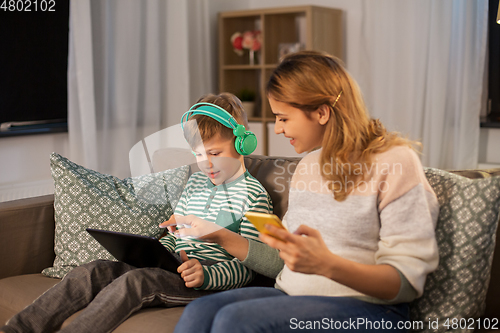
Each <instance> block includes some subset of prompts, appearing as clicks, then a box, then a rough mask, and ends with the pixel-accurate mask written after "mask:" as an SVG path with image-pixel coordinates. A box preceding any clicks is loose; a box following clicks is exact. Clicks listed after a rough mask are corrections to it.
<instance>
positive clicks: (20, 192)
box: [0, 179, 54, 202]
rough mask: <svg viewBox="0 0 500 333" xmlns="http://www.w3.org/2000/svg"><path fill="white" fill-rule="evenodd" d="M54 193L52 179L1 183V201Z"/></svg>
mask: <svg viewBox="0 0 500 333" xmlns="http://www.w3.org/2000/svg"><path fill="white" fill-rule="evenodd" d="M53 193H54V181H53V180H52V179H46V180H38V181H34V182H26V183H16V184H4V185H0V202H4V201H11V200H17V199H24V198H31V197H38V196H41V195H47V194H53Z"/></svg>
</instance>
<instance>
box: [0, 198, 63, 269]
mask: <svg viewBox="0 0 500 333" xmlns="http://www.w3.org/2000/svg"><path fill="white" fill-rule="evenodd" d="M54 227H55V223H54V196H53V195H45V196H40V197H35V198H27V199H19V200H13V201H8V202H2V203H0V279H1V278H4V277H8V276H14V275H20V274H31V273H40V272H41V271H42V270H43V269H44V268H46V267H49V266H52V264H53V262H54V258H55V254H54Z"/></svg>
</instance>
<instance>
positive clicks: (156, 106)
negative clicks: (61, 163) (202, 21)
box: [68, 0, 191, 178]
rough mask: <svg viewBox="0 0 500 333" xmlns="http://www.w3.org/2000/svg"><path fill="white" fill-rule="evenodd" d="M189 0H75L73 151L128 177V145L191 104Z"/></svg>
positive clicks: (70, 105)
mask: <svg viewBox="0 0 500 333" xmlns="http://www.w3.org/2000/svg"><path fill="white" fill-rule="evenodd" d="M187 27H188V24H187V14H186V4H185V3H184V2H183V1H171V0H169V1H163V0H143V1H135V0H72V1H71V7H70V43H69V44H70V49H69V61H68V123H69V124H68V126H69V144H70V158H71V159H72V160H73V161H75V162H76V163H79V164H81V165H84V166H86V167H88V168H91V169H94V170H97V171H99V172H102V173H108V174H112V175H115V176H118V177H121V178H124V177H127V176H129V175H130V167H129V150H130V149H131V148H132V146H133V145H134V144H135V143H137V142H138V141H140V140H141V139H142V138H144V137H146V136H148V135H150V134H151V133H154V132H156V131H158V130H160V129H161V128H163V127H165V126H168V125H173V124H175V123H176V122H178V119H179V118H180V114H182V112H184V111H185V110H187V108H188V107H189V104H190V102H191V101H190V96H189V68H188V41H187V40H188V29H187Z"/></svg>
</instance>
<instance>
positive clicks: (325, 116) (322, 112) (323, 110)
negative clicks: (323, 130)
mask: <svg viewBox="0 0 500 333" xmlns="http://www.w3.org/2000/svg"><path fill="white" fill-rule="evenodd" d="M316 111H318V116H319V118H318V121H319V123H320V125H325V124H326V123H327V122H328V120H330V108H329V107H328V106H327V105H326V104H323V105H321V106H320V107H319V108H318V110H316Z"/></svg>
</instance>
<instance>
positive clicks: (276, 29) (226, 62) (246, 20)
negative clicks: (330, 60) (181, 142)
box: [218, 6, 345, 155]
mask: <svg viewBox="0 0 500 333" xmlns="http://www.w3.org/2000/svg"><path fill="white" fill-rule="evenodd" d="M343 21H344V19H343V12H342V10H339V9H334V8H326V7H318V6H291V7H282V8H266V9H251V10H239V11H229V12H221V13H219V22H218V24H219V91H220V92H223V91H226V92H230V93H233V94H236V95H238V93H239V92H241V91H242V90H243V89H250V90H253V91H255V92H256V100H255V102H256V105H255V115H254V116H253V117H249V119H248V120H249V121H251V122H257V123H261V124H262V132H263V133H264V135H263V154H264V155H267V153H268V151H269V150H268V148H269V147H268V146H269V145H268V136H267V132H268V131H267V125H268V124H269V123H274V121H275V117H274V115H273V114H272V112H271V107H270V105H269V101H268V100H267V97H266V96H265V86H266V84H267V81H268V79H269V77H270V75H271V73H272V71H273V70H274V69H275V68H276V66H277V64H278V62H279V60H280V58H281V57H282V56H283V54H285V53H286V52H293V51H294V48H293V47H291V46H292V45H296V44H300V45H301V47H302V48H303V49H306V50H317V51H325V52H327V53H329V54H332V55H334V56H336V57H338V58H340V59H343V60H345V56H344V42H343V36H344V32H343ZM248 30H260V31H261V37H262V44H261V49H260V50H259V51H257V52H258V54H257V56H256V58H257V63H256V64H255V65H250V64H249V63H250V57H249V52H248V50H245V49H244V50H243V51H244V53H243V55H242V56H240V55H238V54H236V52H234V50H233V45H232V43H231V36H232V35H233V34H234V33H235V32H240V33H244V32H245V31H248ZM287 44H289V45H287Z"/></svg>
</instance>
